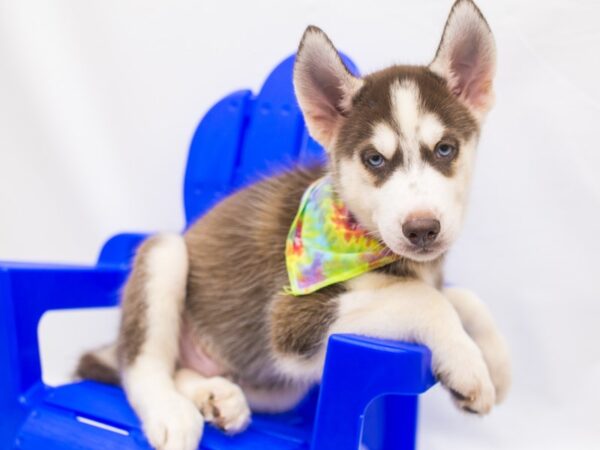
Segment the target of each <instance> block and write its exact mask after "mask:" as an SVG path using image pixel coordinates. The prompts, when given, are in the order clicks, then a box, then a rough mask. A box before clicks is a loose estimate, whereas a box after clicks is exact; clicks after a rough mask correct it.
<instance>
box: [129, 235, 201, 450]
mask: <svg viewBox="0 0 600 450" xmlns="http://www.w3.org/2000/svg"><path fill="white" fill-rule="evenodd" d="M187 272H188V255H187V251H186V247H185V243H184V241H183V238H181V237H180V236H176V235H163V236H156V237H153V238H151V239H149V240H148V241H146V242H145V243H144V244H143V245H142V246H141V247H140V250H139V251H138V255H137V257H136V261H135V265H134V269H133V272H132V274H131V276H130V278H129V280H128V281H127V284H126V286H125V292H124V296H123V301H122V311H123V317H122V322H121V330H120V337H119V356H120V359H121V365H122V379H123V386H124V388H125V392H126V394H127V398H128V399H129V402H130V403H131V405H132V406H133V408H134V410H135V411H136V413H137V414H138V416H139V417H140V419H141V421H142V426H143V429H144V432H145V434H146V437H147V438H148V441H149V442H150V444H151V445H152V446H153V447H154V448H157V449H160V450H192V449H196V448H197V447H198V442H199V440H200V436H201V434H202V429H203V424H204V422H203V419H202V416H201V414H200V412H199V411H198V409H197V408H196V407H195V406H194V404H193V403H192V402H191V401H190V400H188V399H187V398H185V397H184V396H183V395H181V394H180V393H179V392H177V390H176V388H175V383H174V380H173V372H174V369H175V363H176V359H177V356H178V343H179V342H178V341H179V324H180V320H181V312H182V308H183V303H184V299H185V289H186V283H187V275H188V273H187Z"/></svg>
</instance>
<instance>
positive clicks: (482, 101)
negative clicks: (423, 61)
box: [429, 0, 496, 119]
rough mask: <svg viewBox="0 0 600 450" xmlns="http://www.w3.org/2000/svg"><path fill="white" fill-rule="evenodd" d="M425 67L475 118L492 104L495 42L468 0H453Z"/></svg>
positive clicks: (487, 27)
mask: <svg viewBox="0 0 600 450" xmlns="http://www.w3.org/2000/svg"><path fill="white" fill-rule="evenodd" d="M429 68H430V69H431V70H432V71H433V72H435V73H437V74H438V75H440V76H441V77H443V78H445V79H446V81H447V82H448V87H449V88H450V90H451V91H452V93H453V94H454V95H456V96H457V97H458V98H459V99H460V100H461V101H462V102H463V103H464V104H465V105H466V106H467V107H468V108H469V109H470V110H471V111H472V112H473V113H474V114H475V116H477V118H478V119H482V118H483V116H484V115H485V113H487V112H488V111H489V109H490V108H491V107H492V105H493V104H494V91H493V87H492V83H493V79H494V74H495V72H496V45H495V43H494V37H493V35H492V31H491V30H490V27H489V25H488V24H487V22H486V20H485V18H484V17H483V15H482V14H481V11H479V8H477V6H476V5H475V3H474V2H473V1H472V0H457V1H456V2H455V3H454V6H453V7H452V10H451V11H450V15H449V16H448V20H447V22H446V27H445V28H444V33H443V36H442V40H441V42H440V45H439V47H438V50H437V53H436V55H435V58H434V60H433V62H432V63H431V64H430V65H429Z"/></svg>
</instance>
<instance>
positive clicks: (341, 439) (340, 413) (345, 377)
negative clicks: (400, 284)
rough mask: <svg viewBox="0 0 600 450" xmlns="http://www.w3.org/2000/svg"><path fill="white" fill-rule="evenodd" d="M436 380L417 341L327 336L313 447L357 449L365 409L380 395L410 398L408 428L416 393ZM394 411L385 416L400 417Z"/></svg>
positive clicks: (427, 355) (428, 358)
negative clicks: (410, 342)
mask: <svg viewBox="0 0 600 450" xmlns="http://www.w3.org/2000/svg"><path fill="white" fill-rule="evenodd" d="M435 383H436V380H435V377H434V376H433V374H432V372H431V352H430V351H429V349H428V348H426V347H424V346H422V345H417V344H408V343H404V342H397V341H390V340H383V339H375V338H368V337H362V336H354V335H333V336H331V337H330V339H329V343H328V347H327V356H326V359H325V368H324V371H323V379H322V384H321V392H320V395H319V401H318V406H317V413H316V416H315V425H314V434H313V446H312V450H324V449H332V448H348V449H349V448H358V446H359V443H360V439H361V430H362V422H363V416H364V414H365V409H366V408H367V406H369V404H370V403H371V402H372V401H373V400H375V399H377V398H378V397H381V396H384V395H390V394H395V395H402V396H405V397H406V398H408V399H409V400H410V401H409V403H407V405H408V407H409V408H410V409H411V411H410V412H411V413H412V416H413V418H412V420H413V422H414V425H413V424H412V423H408V424H407V425H406V426H407V427H408V428H409V432H410V428H411V427H412V428H414V426H416V395H418V394H421V393H423V392H425V391H427V390H428V389H429V388H430V387H431V386H433V385H434V384H435ZM409 397H411V398H409ZM392 412H393V411H392ZM394 414H396V417H387V418H386V419H385V420H390V419H399V418H400V414H401V412H394ZM394 414H391V415H392V416H393V415H394ZM389 415H390V414H388V416H389ZM396 426H400V424H396ZM413 435H414V429H413Z"/></svg>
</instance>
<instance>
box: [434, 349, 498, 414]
mask: <svg viewBox="0 0 600 450" xmlns="http://www.w3.org/2000/svg"><path fill="white" fill-rule="evenodd" d="M434 358H436V355H435V354H434ZM434 362H435V364H434V368H435V373H436V375H437V378H438V379H439V380H440V382H441V383H442V384H443V385H444V386H445V387H446V388H447V389H448V390H449V391H450V393H451V394H452V397H453V400H454V403H455V404H456V405H457V406H458V407H459V408H460V409H462V410H464V411H467V412H470V413H474V414H487V413H488V412H490V410H491V409H492V407H493V406H494V403H495V401H496V393H495V389H494V385H493V383H492V380H491V378H490V374H489V372H488V369H487V366H486V364H485V362H484V360H483V357H482V356H481V352H480V351H479V349H478V348H477V347H476V346H475V344H474V343H472V342H468V344H467V345H465V344H463V345H455V346H453V347H452V348H451V350H450V351H446V352H443V353H442V354H438V355H437V362H436V361H434Z"/></svg>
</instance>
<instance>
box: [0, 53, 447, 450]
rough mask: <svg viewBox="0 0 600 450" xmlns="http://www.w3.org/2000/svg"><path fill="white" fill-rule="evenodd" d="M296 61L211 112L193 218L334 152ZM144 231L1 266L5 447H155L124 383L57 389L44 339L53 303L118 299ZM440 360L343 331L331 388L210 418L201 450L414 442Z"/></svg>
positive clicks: (349, 449)
mask: <svg viewBox="0 0 600 450" xmlns="http://www.w3.org/2000/svg"><path fill="white" fill-rule="evenodd" d="M346 62H347V64H348V65H349V66H350V67H351V68H352V70H356V69H355V67H354V65H353V64H352V63H351V62H350V61H349V60H347V59H346ZM292 68H293V57H290V58H288V59H286V60H285V61H283V62H282V63H281V64H280V65H279V66H277V67H276V68H275V70H274V71H273V72H272V73H271V75H270V76H269V77H268V79H267V80H266V82H265V83H264V86H263V87H262V90H261V91H260V93H259V94H258V95H257V96H255V95H253V94H252V92H250V91H248V90H243V91H238V92H234V93H233V94H231V95H229V96H227V97H225V98H224V99H223V100H221V101H220V102H218V103H217V104H216V105H215V106H213V107H212V108H211V110H210V111H209V112H208V113H207V114H206V116H205V117H204V118H203V119H202V121H201V123H200V124H199V126H198V128H197V130H196V133H195V135H194V138H193V141H192V144H191V147H190V153H189V159H188V164H187V170H186V174H185V184H184V201H185V212H186V220H187V223H188V224H189V223H191V222H192V221H193V220H194V219H195V218H197V217H199V216H200V215H202V214H203V213H204V212H206V211H207V210H208V209H209V208H210V207H211V206H212V205H214V204H215V203H216V202H217V201H218V200H219V199H220V198H222V197H223V196H224V195H227V194H228V193H230V192H231V191H233V190H235V189H239V188H240V187H242V186H244V185H245V184H247V183H249V182H251V181H252V180H254V179H256V177H258V176H260V175H263V174H266V173H269V172H272V171H273V170H276V169H277V167H281V166H282V165H286V164H288V163H289V162H293V161H302V162H311V161H313V162H314V161H320V160H322V159H323V152H322V149H321V148H320V147H319V145H318V144H317V143H316V142H315V141H313V140H312V139H310V138H309V137H308V135H307V133H306V128H305V126H304V122H303V119H302V115H301V113H300V111H299V109H298V106H297V104H296V100H295V98H294V93H293V89H292V83H291V80H292ZM144 238H145V235H139V234H120V235H117V236H115V237H113V238H111V239H110V240H109V241H108V242H107V243H106V244H105V245H104V247H103V248H102V251H101V253H100V256H99V259H98V263H97V264H96V265H95V266H93V267H70V266H56V265H33V264H16V263H0V367H1V371H0V381H1V383H0V448H2V449H8V448H19V449H44V450H51V449H107V448H109V449H110V448H115V449H117V448H118V449H147V448H149V446H148V443H147V441H146V439H145V437H144V435H143V433H142V431H141V430H140V423H139V421H138V419H137V417H136V416H135V414H134V412H133V411H132V409H131V408H130V406H129V405H128V403H127V401H126V399H125V396H124V394H123V392H122V390H121V389H119V388H116V387H114V386H107V385H103V384H100V383H95V382H91V381H83V382H77V383H72V384H67V385H64V386H58V387H50V386H46V385H45V384H44V383H43V382H42V381H41V368H40V354H39V345H38V336H37V329H38V323H39V321H40V318H41V317H42V315H43V314H44V313H45V312H46V311H50V310H60V309H71V308H89V307H110V306H115V305H116V304H117V303H118V293H119V288H120V287H121V285H122V284H123V282H124V281H125V279H126V276H127V273H128V271H129V262H130V259H131V257H132V254H133V253H134V251H135V248H136V246H137V245H138V244H139V243H140V242H141V241H142V240H143V239H144ZM430 358H431V355H430V352H429V350H428V349H427V348H425V347H422V346H419V345H412V344H406V343H401V342H392V341H384V340H379V339H372V338H366V337H358V336H351V335H336V336H332V337H331V339H330V340H329V346H328V349H327V357H326V363H325V370H324V374H323V379H322V384H321V386H320V389H319V388H315V389H314V390H313V391H312V392H311V393H310V394H309V395H308V396H307V398H305V399H304V400H303V401H302V402H301V404H300V405H299V406H298V407H296V408H295V409H294V410H293V411H290V412H288V413H284V414H271V415H269V414H254V415H253V419H252V424H251V425H250V427H249V428H248V429H247V430H246V431H245V432H243V433H241V434H239V435H236V436H226V435H224V434H223V433H221V432H220V431H218V430H217V429H215V428H212V427H211V426H207V427H206V428H205V433H204V436H203V439H202V442H201V445H200V448H202V449H211V450H216V449H238V450H242V449H243V450H248V449H286V450H292V449H305V450H308V449H311V450H355V449H357V448H358V447H359V445H360V444H361V443H362V445H364V446H365V447H366V448H368V449H370V450H380V449H381V450H383V449H387V450H390V449H394V450H396V449H414V448H415V445H416V428H417V401H418V395H419V394H421V393H423V392H425V391H426V390H427V389H429V388H430V387H431V386H432V385H433V384H435V379H434V377H433V375H432V373H431V370H430ZM103 425H106V426H109V427H112V428H111V429H106V427H102V426H103Z"/></svg>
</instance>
